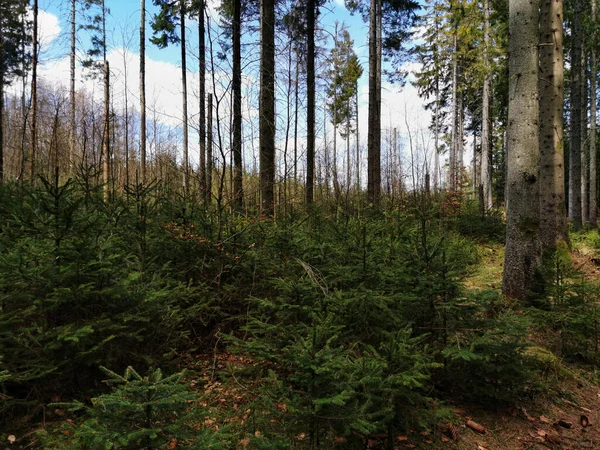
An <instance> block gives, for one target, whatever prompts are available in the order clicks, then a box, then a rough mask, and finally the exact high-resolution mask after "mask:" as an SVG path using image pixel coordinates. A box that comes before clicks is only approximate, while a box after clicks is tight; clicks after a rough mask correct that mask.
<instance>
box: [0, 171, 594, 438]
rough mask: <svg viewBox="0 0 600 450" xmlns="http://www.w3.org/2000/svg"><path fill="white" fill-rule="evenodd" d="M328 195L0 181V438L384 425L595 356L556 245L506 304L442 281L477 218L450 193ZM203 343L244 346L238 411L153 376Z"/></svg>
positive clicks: (317, 433)
mask: <svg viewBox="0 0 600 450" xmlns="http://www.w3.org/2000/svg"><path fill="white" fill-rule="evenodd" d="M350 206H351V208H348V207H346V208H335V209H332V210H331V211H330V210H327V209H325V208H323V209H321V210H313V211H311V212H309V213H306V212H301V211H296V212H291V213H290V214H289V215H288V216H285V217H280V218H278V219H277V220H276V221H274V220H270V219H265V218H262V217H260V216H232V215H231V214H230V213H229V212H227V211H218V210H215V209H214V208H212V207H211V208H208V209H204V208H200V207H197V206H194V205H193V204H192V203H191V202H184V201H183V200H181V199H178V198H174V197H173V196H170V195H168V192H167V193H165V192H164V191H162V190H159V189H149V190H147V191H142V190H141V189H139V188H137V189H132V190H131V191H130V192H129V193H128V194H127V195H124V196H123V197H121V198H117V199H114V201H112V202H111V203H110V204H106V203H104V202H103V200H102V198H101V192H99V191H96V190H92V189H90V188H89V187H88V186H87V185H85V184H84V183H79V182H78V181H77V180H74V181H70V182H68V183H66V184H64V185H61V186H56V185H53V184H52V183H48V182H45V183H43V185H40V186H38V187H37V188H35V189H33V188H30V187H27V186H14V185H6V186H3V187H1V188H0V221H1V222H0V297H1V298H2V301H1V305H0V307H1V313H0V389H1V391H0V396H1V397H0V430H2V431H0V441H1V440H5V439H6V436H8V434H10V433H11V432H13V431H15V430H16V429H20V430H31V429H38V432H37V433H34V436H36V437H35V439H37V444H38V445H39V446H42V447H44V446H45V447H46V448H102V449H104V448H115V449H117V448H123V449H129V448H131V449H135V448H142V447H144V448H169V446H170V445H174V444H173V443H174V442H175V445H177V446H178V448H179V447H181V448H235V447H236V445H237V446H240V445H242V444H243V446H245V447H248V448H261V449H269V448H272V449H283V448H317V447H322V448H331V446H332V445H333V444H332V442H338V443H339V442H343V444H340V445H343V446H344V447H345V448H353V447H355V448H362V447H361V446H362V441H361V437H362V436H366V435H375V434H377V435H382V434H383V435H387V436H388V438H387V442H388V445H389V443H390V442H391V441H392V438H393V436H394V435H395V434H396V433H399V432H401V431H402V430H405V429H407V428H419V427H430V426H432V425H434V424H436V423H438V422H440V421H441V420H447V419H450V418H451V413H450V409H449V408H447V407H445V406H444V404H445V402H448V401H450V400H452V401H466V402H474V403H482V404H486V405H500V404H508V403H515V402H521V401H526V400H528V399H532V398H535V397H536V396H537V395H540V394H543V393H545V392H548V391H549V389H550V388H551V387H552V382H553V381H555V380H557V379H560V377H564V376H569V374H570V372H569V371H568V370H566V369H564V368H563V365H562V362H561V360H560V359H559V358H566V359H569V358H571V359H573V360H577V361H580V362H581V361H583V362H585V363H590V362H591V363H593V362H595V361H596V360H597V358H598V326H597V316H598V315H599V314H598V311H597V306H596V304H595V301H594V300H593V298H595V295H596V291H597V288H596V287H595V286H593V285H592V284H590V283H588V282H585V281H582V280H581V277H579V276H578V274H577V272H574V271H573V269H572V267H571V265H570V264H569V262H568V261H566V260H565V259H564V258H563V256H561V255H558V256H555V257H552V258H549V259H548V261H549V263H548V264H547V266H546V267H545V269H544V271H545V272H544V274H542V275H543V277H544V278H545V279H546V280H547V282H546V290H545V291H544V292H543V294H541V296H540V298H539V301H538V302H537V303H536V304H535V305H534V306H531V307H526V306H525V305H516V304H512V303H509V302H507V301H505V300H504V299H502V297H501V296H500V295H499V293H498V292H497V290H495V289H490V288H485V289H475V288H473V289H470V290H467V289H465V288H464V286H463V280H464V279H465V277H467V276H469V273H470V268H471V267H473V266H474V265H476V264H478V263H479V262H480V255H479V251H478V243H481V242H489V241H490V239H491V240H492V241H496V242H498V241H500V240H501V239H502V234H503V231H502V230H503V226H502V222H501V220H500V218H499V217H495V216H487V217H483V218H482V217H481V216H480V215H479V212H478V210H477V208H476V206H474V205H472V204H470V203H468V202H465V201H462V200H461V199H460V198H457V197H456V196H443V197H439V198H437V197H436V198H432V199H429V198H426V197H418V198H416V197H412V198H409V199H408V201H407V202H405V203H402V207H398V206H396V207H391V208H388V210H386V211H381V210H380V211H373V210H372V209H370V208H366V207H364V208H362V209H361V208H360V207H359V206H358V204H356V205H350ZM213 349H214V350H215V351H218V352H224V351H231V352H234V353H239V354H243V355H247V356H248V357H251V358H252V359H253V360H254V361H257V362H258V364H253V365H251V366H249V367H246V368H245V369H244V370H240V371H239V373H234V374H233V375H234V376H235V380H236V382H237V383H238V384H242V383H243V385H246V383H247V385H248V386H253V388H252V392H251V395H249V396H248V398H249V400H248V404H246V405H245V406H244V408H247V410H248V413H247V414H246V416H247V417H246V419H244V420H243V421H233V420H230V419H231V417H232V416H233V415H234V413H235V412H234V411H233V410H229V409H228V408H225V407H223V408H217V409H216V410H215V409H214V408H211V407H209V406H207V405H206V402H203V401H202V398H203V395H204V393H203V392H202V391H198V389H197V388H196V389H193V390H192V389H190V388H189V387H188V386H187V384H186V382H187V378H185V377H181V376H175V375H174V374H176V373H177V372H179V371H180V370H181V366H182V364H183V363H182V362H183V361H184V360H186V359H187V358H188V357H189V356H190V355H196V354H203V353H208V352H210V351H212V350H213ZM101 366H102V367H107V368H108V369H104V371H102V370H100V367H101ZM129 366H132V367H135V368H136V369H135V370H133V369H132V368H128V367H129ZM159 367H160V368H162V372H161V371H159V370H158V369H157V368H159ZM163 372H164V373H165V375H163ZM120 373H124V374H125V375H123V376H120V375H117V374H120ZM107 374H108V376H109V381H111V383H109V387H107V386H106V384H105V383H101V381H102V380H103V379H104V378H106V376H107ZM140 374H141V375H140ZM146 374H147V375H146ZM216 376H217V377H222V381H223V382H226V381H227V379H229V378H230V377H231V373H226V371H223V372H221V373H217V374H216ZM240 380H241V381H240ZM49 405H50V406H49ZM61 405H62V406H61ZM282 405H283V406H282ZM55 411H60V415H56V413H55ZM64 414H67V417H65V415H64ZM125 416H127V417H128V421H123V420H122V418H123V417H125ZM209 416H210V417H211V418H212V419H211V420H210V421H209V422H208V423H207V421H206V417H209ZM66 418H68V421H66V420H65V419H66ZM43 420H46V421H48V422H52V421H57V422H60V423H61V425H60V426H46V428H45V429H40V426H39V425H38V424H39V423H41V422H42V421H43ZM215 421H217V422H219V423H221V424H222V426H220V427H219V428H218V431H217V427H215V426H214V422H215ZM242 422H243V423H242ZM227 423H229V424H228V425H226V426H225V424H227ZM65 427H66V428H65ZM258 430H260V432H258ZM117 431H118V433H117V434H118V437H117V434H115V432H117ZM2 433H4V434H2ZM298 436H305V438H303V439H299V438H298ZM174 440H175V441H174ZM240 443H241V444H240ZM172 448H174V447H172Z"/></svg>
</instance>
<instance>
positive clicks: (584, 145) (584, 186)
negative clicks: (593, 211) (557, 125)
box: [581, 43, 590, 226]
mask: <svg viewBox="0 0 600 450" xmlns="http://www.w3.org/2000/svg"><path fill="white" fill-rule="evenodd" d="M587 79H588V76H587V49H586V48H583V43H582V51H581V81H582V83H581V220H582V223H583V224H584V225H586V226H587V225H588V223H589V220H590V214H589V213H590V208H589V206H590V204H589V202H588V201H589V185H588V182H589V176H590V148H589V146H588V142H587V137H588V136H587V128H588V124H587V108H588V103H587V98H588V89H587Z"/></svg>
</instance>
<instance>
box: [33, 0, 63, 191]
mask: <svg viewBox="0 0 600 450" xmlns="http://www.w3.org/2000/svg"><path fill="white" fill-rule="evenodd" d="M38 14H39V8H38V0H33V30H32V31H33V48H32V55H31V142H30V145H31V158H30V161H31V181H32V182H33V181H34V179H35V164H34V161H35V157H36V153H37V110H38V101H37V66H38V54H39V42H38ZM71 132H73V131H71Z"/></svg>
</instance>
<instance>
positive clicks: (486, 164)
mask: <svg viewBox="0 0 600 450" xmlns="http://www.w3.org/2000/svg"><path fill="white" fill-rule="evenodd" d="M483 12H484V37H483V42H484V44H483V45H484V53H483V58H484V59H483V60H484V70H485V74H484V78H483V110H482V118H481V180H480V184H481V189H482V190H483V210H484V212H487V211H489V210H490V209H491V208H492V204H493V200H492V151H491V150H492V149H491V145H490V136H491V126H490V125H491V124H490V122H491V120H490V103H491V98H492V88H491V85H492V83H491V77H492V73H491V70H490V63H489V48H490V4H489V0H484V5H483Z"/></svg>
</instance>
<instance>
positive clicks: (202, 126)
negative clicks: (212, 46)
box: [198, 0, 207, 205]
mask: <svg viewBox="0 0 600 450" xmlns="http://www.w3.org/2000/svg"><path fill="white" fill-rule="evenodd" d="M204 8H205V6H204V0H200V2H199V6H198V72H199V73H198V76H199V78H200V79H199V80H198V83H199V88H198V91H199V92H198V97H199V103H200V111H199V119H198V120H199V122H200V123H199V124H198V132H199V134H200V136H199V137H200V195H201V196H202V201H203V202H204V204H205V205H206V204H207V187H206V175H207V172H206V108H205V105H206V103H205V102H206V45H205V37H204V34H205V31H206V30H205V21H204V20H205V19H204Z"/></svg>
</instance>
